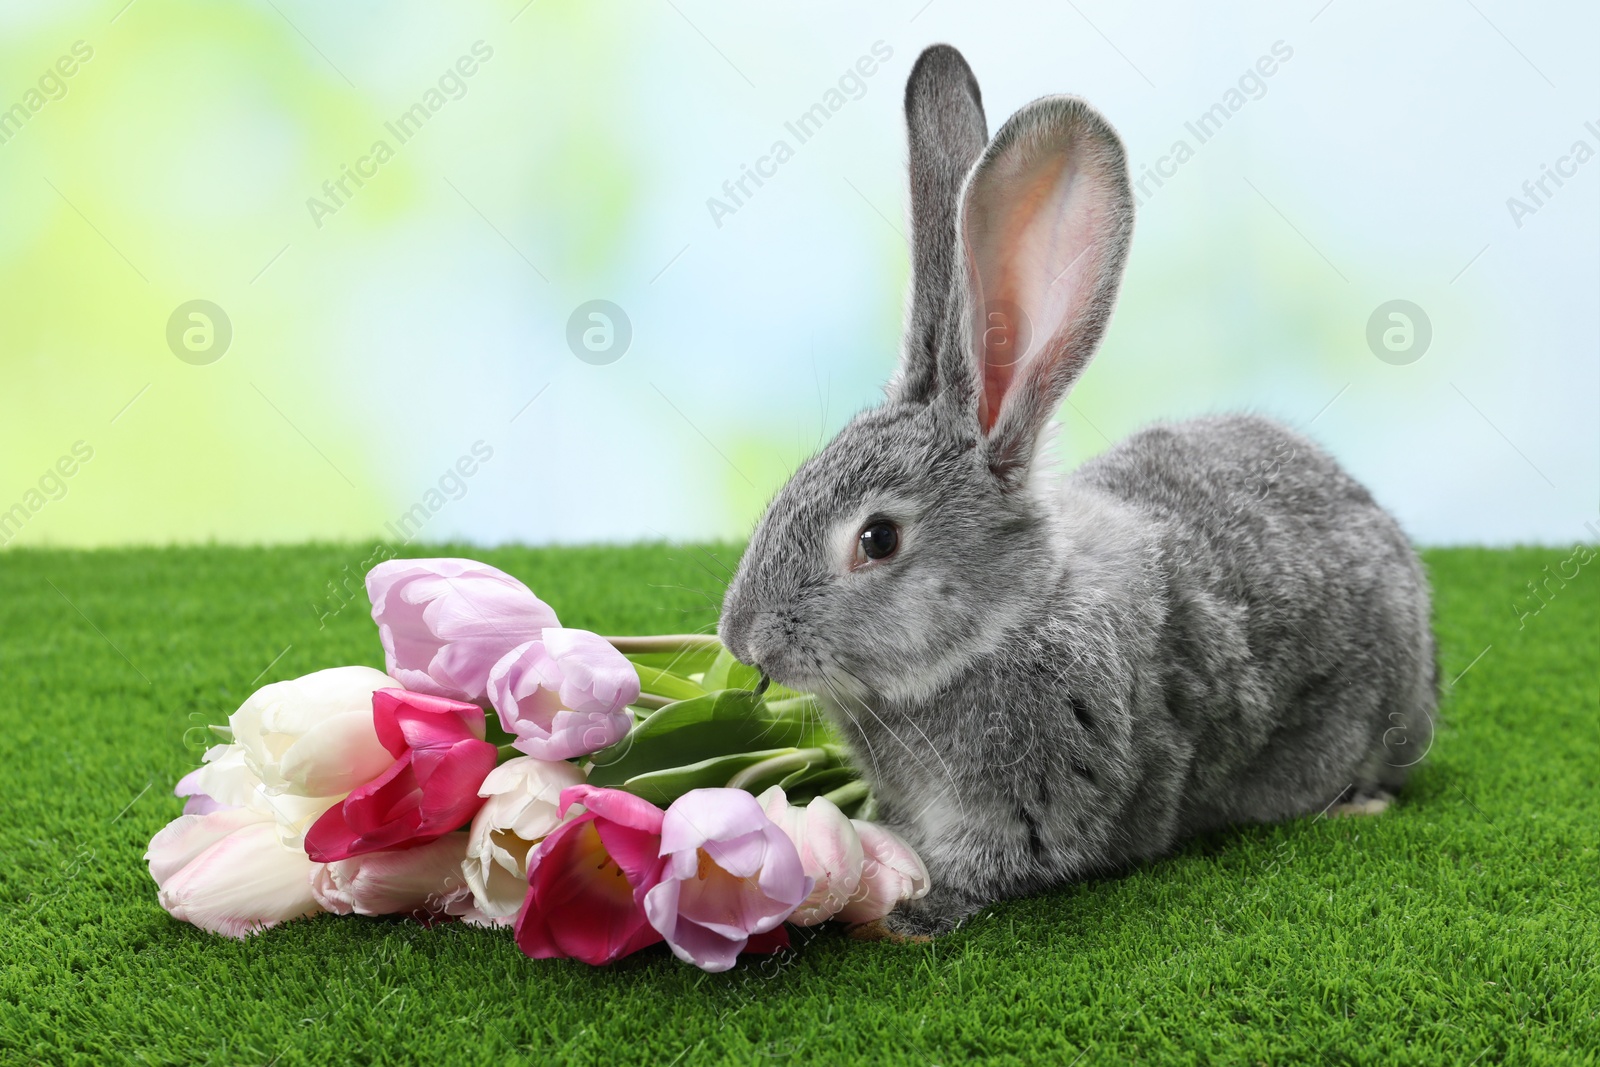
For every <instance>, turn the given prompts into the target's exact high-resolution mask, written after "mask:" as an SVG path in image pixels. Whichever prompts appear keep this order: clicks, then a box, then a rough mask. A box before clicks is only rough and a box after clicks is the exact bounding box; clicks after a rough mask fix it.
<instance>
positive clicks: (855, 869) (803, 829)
mask: <svg viewBox="0 0 1600 1067" xmlns="http://www.w3.org/2000/svg"><path fill="white" fill-rule="evenodd" d="M758 800H759V802H760V804H761V806H762V808H764V809H765V810H766V813H767V817H768V818H769V819H771V820H772V821H773V823H775V824H776V825H777V826H778V828H779V829H781V830H782V831H783V832H784V833H785V834H787V835H788V837H789V840H791V841H793V842H794V847H795V848H796V849H797V850H798V851H799V853H800V865H801V867H803V868H804V870H805V872H806V875H807V876H808V877H809V878H810V879H811V880H812V883H813V885H812V888H811V893H810V895H808V896H807V897H806V899H805V900H803V901H801V902H800V906H799V907H798V908H796V909H795V910H794V914H793V915H791V916H789V921H790V922H792V923H794V924H795V925H796V926H815V925H816V924H817V923H820V922H825V921H826V920H828V919H831V918H833V916H834V915H835V914H836V913H837V912H838V911H839V909H840V908H842V907H844V906H845V905H846V904H847V903H849V902H850V900H851V898H852V897H854V896H855V895H856V891H857V889H858V888H859V887H860V885H861V865H862V862H863V859H864V854H863V852H862V849H861V838H860V836H859V835H858V834H857V833H856V829H855V827H854V826H852V825H851V824H850V820H849V819H847V818H845V814H844V812H842V811H840V810H839V808H838V806H837V805H836V804H834V802H833V801H831V800H829V799H827V798H826V797H814V798H813V799H812V801H811V803H809V804H807V805H806V806H805V807H803V808H797V807H793V806H791V805H790V804H789V799H788V797H786V796H785V795H784V792H783V790H782V789H781V788H779V787H778V786H773V787H772V788H770V789H768V790H767V791H766V792H765V793H762V794H761V796H760V797H759V798H758Z"/></svg>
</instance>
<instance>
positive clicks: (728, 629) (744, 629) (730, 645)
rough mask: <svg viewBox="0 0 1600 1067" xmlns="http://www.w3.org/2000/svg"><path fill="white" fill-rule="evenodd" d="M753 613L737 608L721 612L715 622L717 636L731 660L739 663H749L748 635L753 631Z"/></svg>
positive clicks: (729, 608) (733, 607)
mask: <svg viewBox="0 0 1600 1067" xmlns="http://www.w3.org/2000/svg"><path fill="white" fill-rule="evenodd" d="M754 624H755V612H753V611H750V610H748V609H745V608H740V607H737V606H730V607H727V608H725V609H724V610H723V612H722V618H721V619H719V620H718V622H717V636H718V637H720V638H721V639H722V643H723V645H724V646H725V647H726V648H727V649H728V651H729V652H732V653H733V658H734V659H736V660H738V661H739V662H740V663H743V664H747V665H748V664H749V663H750V634H751V631H752V630H753V629H754Z"/></svg>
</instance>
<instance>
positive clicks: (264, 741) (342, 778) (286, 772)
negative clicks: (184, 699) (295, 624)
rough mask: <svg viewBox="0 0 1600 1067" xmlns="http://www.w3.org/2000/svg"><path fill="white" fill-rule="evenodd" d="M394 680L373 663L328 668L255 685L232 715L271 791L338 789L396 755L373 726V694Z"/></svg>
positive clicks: (328, 792) (238, 738) (332, 792)
mask: <svg viewBox="0 0 1600 1067" xmlns="http://www.w3.org/2000/svg"><path fill="white" fill-rule="evenodd" d="M396 684H397V683H396V682H395V680H394V679H393V678H390V677H389V676H388V675H386V674H384V673H383V672H382V671H376V670H373V669H372V668H371V667H331V668H329V669H327V670H323V671H317V672H315V673H314V674H308V675H306V676H305V677H303V678H296V679H294V680H292V681H287V682H273V683H272V684H271V685H268V686H263V687H262V688H260V689H258V690H256V692H255V693H254V694H252V695H251V697H250V698H249V699H248V700H246V701H245V702H244V703H243V704H242V705H240V707H239V710H238V711H236V712H234V713H233V714H232V715H230V716H229V717H228V725H229V726H231V727H232V728H233V740H234V743H235V744H237V745H240V746H241V747H242V749H243V757H244V762H245V763H246V765H248V766H249V768H250V770H251V771H252V772H254V773H255V775H256V777H258V778H259V779H260V780H261V783H262V785H263V787H264V789H265V791H266V792H267V793H268V794H269V795H283V794H290V795H294V796H303V797H325V796H337V795H339V794H342V793H347V792H349V791H350V790H351V789H353V788H355V787H356V786H358V785H360V784H361V783H363V782H366V781H369V780H370V779H372V778H373V777H374V776H376V775H377V774H379V773H381V772H382V771H383V770H384V768H386V767H388V766H389V764H391V763H393V762H394V757H393V756H391V755H390V754H389V753H388V752H386V751H384V747H383V745H382V744H380V743H379V741H378V736H377V734H376V733H374V732H373V728H372V694H373V693H374V692H376V691H377V690H379V689H386V688H390V687H392V686H394V685H396Z"/></svg>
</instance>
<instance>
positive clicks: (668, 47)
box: [0, 0, 1600, 546]
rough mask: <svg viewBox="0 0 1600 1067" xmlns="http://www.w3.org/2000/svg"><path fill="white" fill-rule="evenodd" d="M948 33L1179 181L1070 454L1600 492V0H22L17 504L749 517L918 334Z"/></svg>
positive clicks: (1444, 484)
mask: <svg viewBox="0 0 1600 1067" xmlns="http://www.w3.org/2000/svg"><path fill="white" fill-rule="evenodd" d="M934 41H948V42H951V43H953V44H955V45H956V46H957V47H959V48H960V49H962V50H963V52H964V53H965V54H966V56H967V58H968V60H969V61H970V63H971V64H972V66H973V68H974V69H975V71H976V72H977V74H978V77H979V79H980V81H981V83H982V87H983V94H984V103H985V106H986V110H987V112H988V115H989V121H990V128H991V132H992V131H993V130H994V129H995V128H998V126H999V124H1000V123H1001V122H1002V121H1004V119H1005V118H1006V117H1007V116H1008V115H1009V114H1010V113H1011V112H1012V111H1013V110H1015V109H1016V108H1017V107H1019V106H1020V105H1022V104H1024V103H1025V102H1027V101H1028V100H1030V99H1031V98H1033V97H1035V96H1039V95H1044V94H1047V93H1059V92H1071V93H1076V94H1079V95H1082V96H1084V97H1086V98H1088V99H1089V100H1090V101H1091V102H1093V103H1094V104H1095V105H1096V106H1098V107H1099V108H1100V109H1101V110H1102V111H1103V112H1104V113H1105V114H1106V115H1107V116H1108V117H1109V118H1110V120H1111V121H1112V122H1113V123H1114V124H1115V125H1116V126H1117V127H1118V129H1119V130H1120V131H1121V133H1122V135H1123V137H1124V139H1125V141H1126V143H1127V146H1128V151H1129V155H1130V159H1131V162H1132V164H1133V167H1134V172H1135V179H1136V180H1138V181H1140V183H1141V184H1140V190H1139V198H1140V208H1139V216H1138V223H1137V230H1136V236H1135V244H1134V250H1133V254H1132V258H1131V261H1130V265H1129V270H1128V275H1127V280H1126V283H1125V285H1124V287H1123V290H1122V296H1121V301H1120V304H1119V308H1118V311H1117V314H1116V317H1115V319H1114V321H1113V323H1112V326H1111V329H1110V331H1109V333H1108V335H1107V337H1106V341H1105V344H1104V346H1103V348H1102V350H1101V352H1100V355H1099V357H1098V359H1097V361H1096V363H1095V364H1094V366H1093V367H1092V368H1091V370H1090V371H1089V372H1088V373H1087V375H1086V376H1085V377H1084V379H1083V380H1082V382H1081V384H1080V386H1079V388H1078V389H1077V390H1076V391H1075V392H1074V393H1073V394H1072V396H1071V397H1070V398H1069V403H1068V404H1066V405H1064V406H1063V408H1062V411H1061V414H1060V420H1061V422H1062V428H1063V432H1062V434H1061V441H1062V453H1063V460H1064V462H1065V463H1067V464H1068V465H1071V464H1075V463H1078V462H1081V461H1082V460H1083V459H1085V458H1086V457H1088V456H1091V455H1093V454H1095V453H1097V452H1099V451H1101V450H1103V449H1105V448H1107V447H1108V446H1109V443H1110V442H1112V441H1116V440H1118V439H1119V438H1121V437H1123V436H1125V435H1126V434H1128V433H1130V432H1131V431H1133V430H1135V429H1136V428H1138V427H1139V426H1140V425H1142V424H1144V423H1147V422H1150V421H1153V420H1157V419H1170V418H1177V417H1183V416H1188V415H1193V414H1198V413H1203V412H1210V411H1221V410H1232V409H1251V410H1256V411H1261V412H1265V413H1268V414H1272V415H1275V416H1277V417H1279V418H1281V419H1283V420H1285V421H1286V422H1288V423H1290V424H1292V425H1294V426H1296V427H1298V428H1300V429H1302V430H1303V431H1305V432H1307V433H1309V434H1310V435H1311V436H1313V437H1315V438H1316V439H1318V440H1320V441H1322V442H1323V443H1324V444H1326V446H1327V447H1328V448H1330V449H1331V450H1332V451H1333V452H1334V453H1335V454H1336V455H1337V456H1338V457H1339V458H1340V459H1341V460H1342V461H1343V462H1344V463H1345V464H1346V465H1348V467H1349V468H1350V469H1351V470H1352V471H1353V472H1354V473H1355V474H1356V475H1357V476H1358V477H1359V478H1361V479H1362V480H1364V481H1365V482H1366V483H1367V484H1368V485H1369V486H1370V487H1371V488H1372V489H1373V491H1374V492H1375V494H1376V495H1377V497H1378V498H1379V499H1380V500H1381V501H1382V502H1383V503H1384V504H1386V505H1387V506H1388V507H1390V508H1391V509H1392V510H1393V511H1394V512H1395V513H1396V514H1397V515H1398V516H1399V517H1400V519H1401V521H1402V523H1403V524H1404V525H1405V527H1406V529H1407V530H1408V531H1409V533H1410V534H1411V535H1412V536H1413V537H1414V538H1415V539H1417V540H1418V541H1421V542H1423V543H1427V544H1447V543H1461V542H1481V543H1504V542H1513V541H1523V542H1530V541H1538V542H1550V543H1560V544H1566V543H1570V542H1572V541H1574V540H1580V539H1581V540H1586V541H1591V540H1594V539H1595V538H1596V536H1600V529H1597V527H1600V520H1597V516H1596V507H1597V497H1600V314H1597V302H1600V158H1597V153H1600V64H1596V63H1595V60H1594V48H1595V42H1596V41H1600V9H1597V8H1596V7H1595V5H1592V4H1577V3H1569V4H1549V5H1526V4H1516V3H1512V2H1510V0H1438V2H1426V0H1424V2H1419V3H1414V4H1406V5H1403V6H1401V5H1391V4H1384V3H1379V2H1378V0H1331V2H1330V0H1305V2H1291V3H1283V2H1274V3H1266V2H1254V3H1232V4H1220V5H1204V10H1201V8H1200V6H1199V5H1192V4H1184V3H1179V2H1177V0H1171V2H1166V3H1137V4H1124V3H1112V2H1110V0H1075V2H1069V3H1066V4H1061V5H1049V10H1046V9H1045V5H1039V4H1036V3H1020V2H1015V3H1008V2H994V0H990V2H986V3H984V4H982V5H977V4H970V3H968V4H963V3H958V2H957V0H903V2H892V3H884V4H875V5H870V9H869V7H867V6H863V5H859V4H845V3H822V4H808V5H804V6H803V7H802V6H799V5H785V6H784V7H782V8H778V7H776V6H773V5H752V4H731V3H723V2H711V0H590V2H586V3H582V4H578V3H572V2H562V0H532V2H529V0H475V2H462V3H452V4H450V5H444V4H393V3H389V4H376V3H354V2H352V3H339V4H317V3H312V2H310V0H259V2H227V3H218V2H208V3H176V2H167V0H132V2H131V3H130V2H128V0H108V2H105V3H76V2H71V0H50V2H43V0H39V2H33V3H18V2H16V0H6V2H5V3H4V5H3V6H0V109H4V110H0V203H3V208H0V309H3V310H0V370H3V375H0V382H3V386H0V396H3V397H4V401H3V417H0V544H5V545H10V546H18V545H108V544H122V543H171V542H179V543H182V542H207V541H219V542H274V541H301V540H308V539H360V540H369V539H370V540H381V541H383V542H385V543H388V544H391V545H400V544H402V543H404V542H406V541H410V540H423V541H438V540H445V539H464V540H468V541H472V542H477V543H500V542H506V541H519V542H531V543H542V542H578V541H584V542H587V541H632V540H640V539H656V538H673V539H682V538H727V539H738V538H741V537H743V536H744V535H745V534H746V533H747V532H748V530H749V528H750V526H751V524H752V522H753V521H754V520H755V518H756V517H757V516H758V515H759V513H760V510H761V508H762V506H763V504H764V502H765V501H766V500H767V499H768V497H769V496H770V494H771V493H772V492H773V491H774V490H775V489H776V487H777V486H778V485H779V484H780V483H781V481H782V480H783V478H784V477H785V476H786V474H787V472H788V471H790V470H791V469H792V468H793V466H794V465H795V464H796V463H797V462H798V461H799V460H800V459H802V458H803V457H804V456H805V455H806V454H807V453H808V452H809V451H810V450H812V449H813V448H814V447H815V446H816V445H817V444H818V443H819V442H820V441H821V440H823V439H824V438H825V437H826V436H827V435H829V434H830V433H831V432H832V431H834V430H835V429H837V428H838V427H839V426H840V425H841V424H842V423H843V422H844V421H845V420H846V419H847V418H848V417H849V416H850V415H851V413H853V412H854V411H856V410H858V409H859V408H861V407H862V406H863V405H866V404H870V403H873V402H875V401H876V399H877V398H878V396H879V395H880V389H881V386H882V383H883V382H884V381H885V380H886V378H887V377H888V376H889V374H890V373H891V371H892V369H893V365H894V361H895V354H896V347H897V343H898V337H899V329H900V323H901V311H902V306H903V303H902V302H903V297H904V290H905V285H906V282H907V277H908V259H907V244H906V232H907V224H906V218H905V211H906V181H905V173H904V166H905V154H906V149H905V142H904V132H903V129H902V124H901V121H902V120H901V112H900V107H901V96H902V92H903V87H904V82H905V77H906V75H907V73H908V72H909V70H910V68H911V64H912V62H913V61H914V60H915V58H916V56H917V53H918V52H919V51H920V50H921V48H922V47H924V46H925V45H926V44H928V43H931V42H934ZM819 107H820V110H817V109H818V108H819ZM808 114H809V115H810V116H811V118H810V119H809V121H808V122H806V123H805V124H802V123H801V121H800V120H801V118H802V116H806V115H808ZM780 144H781V145H782V147H781V148H780V147H779V146H780ZM752 175H753V177H752ZM1586 524H1590V525H1587V527H1586Z"/></svg>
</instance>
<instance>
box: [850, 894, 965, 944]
mask: <svg viewBox="0 0 1600 1067" xmlns="http://www.w3.org/2000/svg"><path fill="white" fill-rule="evenodd" d="M981 907H983V902H982V901H978V900H973V899H972V898H971V897H968V896H965V895H963V894H959V893H951V892H945V893H941V892H939V891H938V890H937V889H934V890H932V891H930V892H929V893H928V895H927V896H925V897H923V898H922V899H920V900H905V901H901V902H900V905H899V906H898V907H897V908H895V909H894V911H892V912H890V913H889V914H888V915H886V916H885V917H884V918H882V919H879V920H878V921H876V922H871V923H864V924H863V925H861V926H858V927H856V928H855V929H853V930H851V931H850V933H851V936H853V937H857V938H860V939H862V940H866V941H882V940H888V941H928V940H931V939H933V938H935V937H938V936H939V935H940V934H947V933H949V932H950V931H951V930H954V929H955V928H956V927H957V926H960V925H961V923H962V922H963V921H964V920H965V919H966V918H967V917H968V916H969V915H971V914H973V913H974V912H976V911H977V910H978V909H979V908H981Z"/></svg>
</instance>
